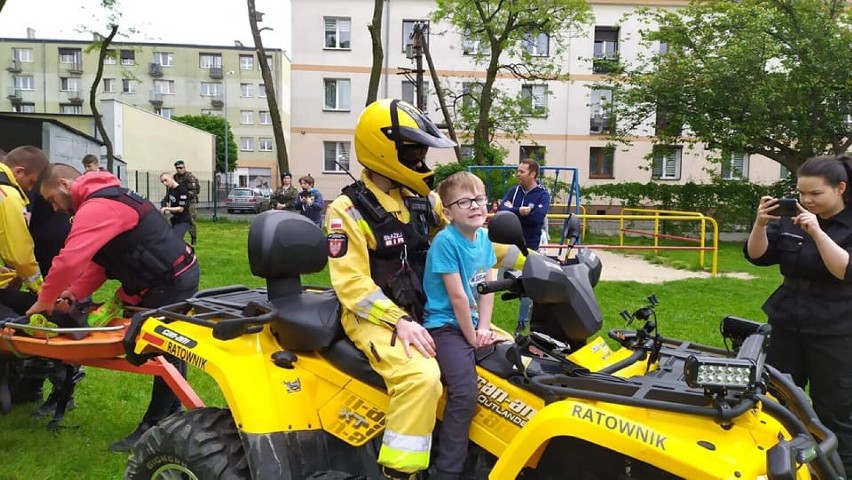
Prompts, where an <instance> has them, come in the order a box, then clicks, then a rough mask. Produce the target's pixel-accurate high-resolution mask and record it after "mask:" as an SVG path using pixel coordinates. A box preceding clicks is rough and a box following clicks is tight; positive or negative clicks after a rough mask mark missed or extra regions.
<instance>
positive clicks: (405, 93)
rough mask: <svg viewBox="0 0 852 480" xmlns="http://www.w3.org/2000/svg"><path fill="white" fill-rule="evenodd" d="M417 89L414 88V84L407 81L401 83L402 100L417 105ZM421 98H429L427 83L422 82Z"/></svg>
mask: <svg viewBox="0 0 852 480" xmlns="http://www.w3.org/2000/svg"><path fill="white" fill-rule="evenodd" d="M416 90H417V89H415V88H414V82H409V81H408V80H403V81H402V97H401V98H402V100H403V101H406V102H408V103H410V104H412V105H415V106H416V105H417V92H416ZM423 92H424V94H423V96H424V98H427V99H428V98H429V82H423Z"/></svg>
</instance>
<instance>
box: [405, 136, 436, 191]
mask: <svg viewBox="0 0 852 480" xmlns="http://www.w3.org/2000/svg"><path fill="white" fill-rule="evenodd" d="M428 151H429V147H427V146H425V145H418V144H414V145H402V146H401V147H400V149H399V152H398V154H397V158H398V159H399V163H401V164H402V165H403V166H405V168H408V169H409V170H414V171H415V172H417V173H431V172H432V170H431V169H430V168H429V167H428V166H426V153H427V152H428ZM423 183H425V184H426V186H428V187H429V190H432V189H433V188H434V183H435V176H434V175H430V176H428V177H426V178H424V179H423Z"/></svg>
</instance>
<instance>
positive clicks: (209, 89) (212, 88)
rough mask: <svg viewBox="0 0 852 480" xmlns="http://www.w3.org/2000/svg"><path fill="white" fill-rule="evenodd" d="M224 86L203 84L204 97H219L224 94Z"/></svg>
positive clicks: (211, 83) (202, 92)
mask: <svg viewBox="0 0 852 480" xmlns="http://www.w3.org/2000/svg"><path fill="white" fill-rule="evenodd" d="M221 92H222V84H221V83H219V82H201V96H202V97H218V96H219V95H221V94H222V93H221Z"/></svg>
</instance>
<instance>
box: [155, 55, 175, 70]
mask: <svg viewBox="0 0 852 480" xmlns="http://www.w3.org/2000/svg"><path fill="white" fill-rule="evenodd" d="M154 63H156V64H157V65H159V66H161V67H174V66H175V54H174V53H172V52H154Z"/></svg>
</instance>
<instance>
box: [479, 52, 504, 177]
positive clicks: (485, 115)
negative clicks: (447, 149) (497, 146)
mask: <svg viewBox="0 0 852 480" xmlns="http://www.w3.org/2000/svg"><path fill="white" fill-rule="evenodd" d="M501 53H502V51H499V52H492V53H491V61H490V62H488V68H487V69H486V71H485V83H484V84H483V85H482V92H481V93H480V95H479V121H477V122H476V129H475V130H474V131H473V152H474V162H475V163H476V164H477V165H485V163H486V162H485V155H484V153H485V148H486V147H488V146H489V145H490V144H491V138H490V135H489V132H490V131H491V126H490V125H489V122H490V120H489V113H490V112H491V105H492V103H494V97H493V96H492V92H493V89H494V80H495V79H496V78H497V70H498V69H499V67H500V54H501Z"/></svg>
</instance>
